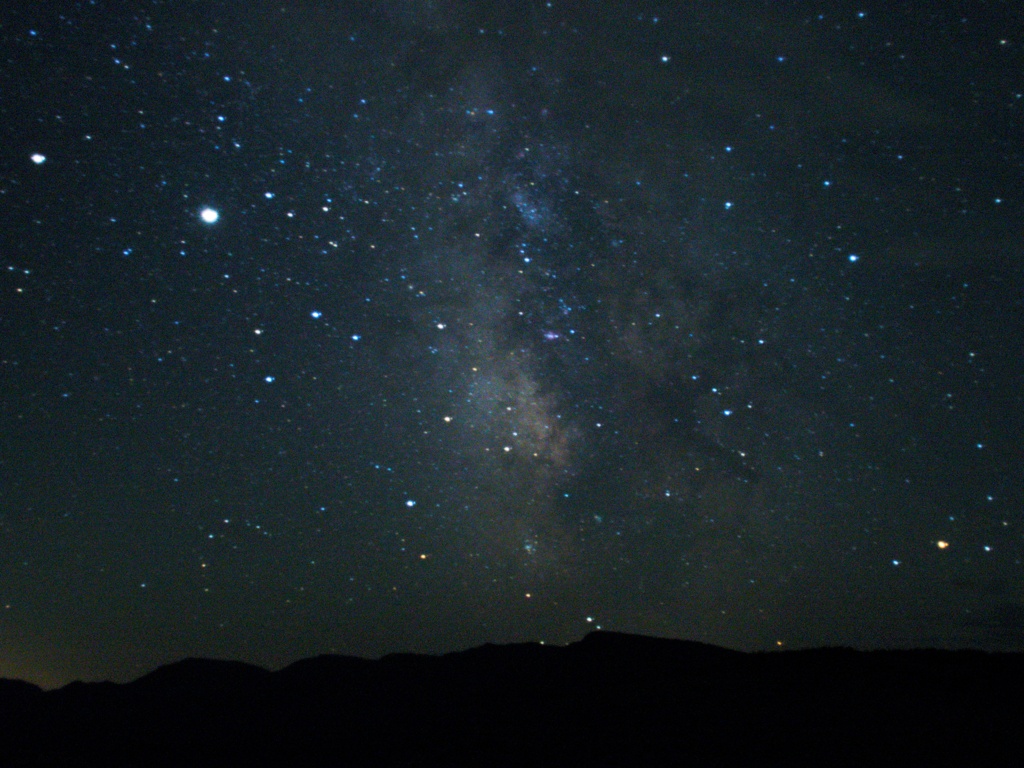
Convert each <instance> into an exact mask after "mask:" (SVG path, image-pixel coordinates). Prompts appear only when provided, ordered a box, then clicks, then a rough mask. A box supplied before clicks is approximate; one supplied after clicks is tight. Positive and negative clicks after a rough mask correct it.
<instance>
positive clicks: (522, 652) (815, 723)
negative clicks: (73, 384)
mask: <svg viewBox="0 0 1024 768" xmlns="http://www.w3.org/2000/svg"><path fill="white" fill-rule="evenodd" d="M1022 684H1024V654H988V653H982V652H978V651H923V650H922V651H874V652H858V651H853V650H849V649H841V648H837V649H824V650H814V651H794V652H785V653H770V654H746V653H739V652H736V651H729V650H725V649H722V648H716V647H714V646H708V645H702V644H700V643H692V642H684V641H678V640H664V639H657V638H651V637H640V636H633V635H624V634H617V633H612V632H598V633H594V634H591V635H588V636H587V637H586V638H584V639H583V640H582V641H580V642H578V643H574V644H572V645H569V646H566V647H555V646H545V645H539V644H516V645H505V646H496V645H485V646H482V647H480V648H474V649H472V650H468V651H464V652H460V653H452V654H448V655H445V656H419V655H412V654H397V655H392V656H386V657H384V658H382V659H380V660H379V661H366V660H363V659H355V658H349V657H342V656H321V657H318V658H313V659H307V660H304V661H300V662H297V663H295V664H292V665H291V666H289V667H287V668H285V669H283V670H281V671H279V672H268V671H266V670H263V669H260V668H259V667H254V666H251V665H248V664H241V663H238V662H229V661H210V660H202V659H188V660H185V661H181V662H178V663H176V664H171V665H169V666H166V667H161V668H160V669H157V670H156V671H154V672H152V673H150V674H148V675H146V676H144V677H142V678H140V679H138V680H136V681H134V682H132V683H128V684H124V685H116V684H113V683H72V684H70V685H67V686H65V687H64V688H61V689H59V690H55V691H49V692H43V691H41V690H40V689H38V688H36V687H35V686H32V685H29V684H27V683H21V682H18V681H9V680H3V681H0V766H3V767H6V766H44V765H45V766H97V765H102V766H207V765H208V766H215V765H216V766H225V765H228V766H242V765H244V766H263V765H281V766H369V765H373V766H406V765H408V766H414V765H415V766H435V765H445V766H463V765H473V766H513V765H515V766H522V765H536V766H595V765H596V766H651V765H657V766H660V765H680V766H685V765H694V766H698V765H701V766H702V765H723V766H858V765H863V766H881V765H901V766H913V765H926V764H931V763H934V764H944V765H951V764H953V765H956V764H960V765H972V766H979V765H1006V766H1009V765H1024V697H1022V695H1021V691H1022V690H1024V685H1022Z"/></svg>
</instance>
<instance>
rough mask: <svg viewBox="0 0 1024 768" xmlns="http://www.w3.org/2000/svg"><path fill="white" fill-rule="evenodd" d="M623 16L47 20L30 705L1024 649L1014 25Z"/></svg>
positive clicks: (19, 664) (38, 57) (34, 107)
mask: <svg viewBox="0 0 1024 768" xmlns="http://www.w3.org/2000/svg"><path fill="white" fill-rule="evenodd" d="M586 6H587V4H583V5H579V4H577V5H573V4H568V3H560V2H525V1H524V2H513V3H477V2H468V0H467V1H466V2H463V1H462V0H446V2H428V1H427V0H381V1H380V2H370V3H340V4H332V3H326V2H324V3H317V2H313V3H300V4H280V3H279V4H272V3H263V2H256V3H235V2H227V1H225V2H215V3H195V2H189V1H187V0H165V1H159V0H153V1H152V2H147V1H144V0H133V1H132V2H130V3H128V4H127V5H125V6H124V7H120V6H119V7H117V8H115V7H114V6H111V5H108V4H106V3H104V2H102V0H95V2H88V3H74V4H61V3H49V2H42V3H37V4H33V5H31V6H21V5H17V4H15V5H14V6H12V7H9V8H5V9H4V10H3V11H0V35H2V37H3V43H4V45H3V48H4V51H5V58H4V61H3V65H2V66H0V94H2V99H0V116H2V125H3V129H2V130H3V133H4V142H3V145H2V148H0V153H2V158H3V163H2V165H0V217H2V221H3V229H2V232H3V234H2V239H0V244H2V250H0V266H2V267H3V269H2V272H0V339H2V341H0V488H2V495H0V540H2V541H3V546H2V548H0V609H2V610H0V675H4V676H20V677H27V678H29V679H33V680H37V681H43V682H46V683H49V684H52V683H57V682H64V681H66V680H69V679H72V678H75V677H84V678H88V679H91V678H97V677H110V678H114V679H127V678H130V677H133V676H136V675H138V674H140V673H142V672H144V671H146V670H148V669H150V668H152V667H153V666H155V665H156V664H158V663H161V662H166V661H171V660H174V659H177V658H180V657H182V656H186V655H190V656H195V655H208V656H229V657H234V658H244V659H246V660H250V661H255V662H258V663H262V664H267V665H271V666H279V665H281V664H284V663H286V662H288V661H291V660H294V659H296V658H299V657H301V656H304V655H311V654H314V653H322V652H339V653H352V654H360V655H374V656H375V655H379V654H382V653H386V652H389V651H399V650H415V651H433V652H439V651H446V650H454V649H458V648H463V647H467V646H469V645H473V644H477V643H482V642H485V641H497V642H501V641H510V640H544V641H548V642H564V641H568V640H572V639H575V638H577V637H579V636H580V635H581V634H583V633H584V632H586V631H589V630H590V629H592V628H594V626H597V625H600V626H603V627H605V628H610V629H619V630H623V631H633V632H646V633H656V634H662V635H668V636H676V637H687V638H692V639H697V640H703V641H707V642H714V643H719V644H723V645H728V646H731V647H737V648H769V647H777V646H778V645H781V644H785V645H787V646H801V645H820V644H837V643H841V644H848V645H859V646H863V647H883V646H894V645H941V646H961V645H972V646H978V647H984V648H992V649H1001V648H1020V647H1021V644H1022V643H1021V637H1022V636H1024V634H1022V632H1024V593H1022V592H1021V589H1020V586H1019V585H1020V584H1021V579H1020V576H1021V570H1022V561H1021V558H1022V542H1021V519H1020V513H1021V509H1022V505H1024V493H1022V486H1021V484H1020V482H1019V475H1020V466H1021V462H1022V460H1024V455H1022V450H1021V443H1020V440H1019V435H1020V434H1021V432H1022V430H1024V420H1022V414H1024V408H1022V402H1021V394H1020V393H1021V392H1022V391H1024V388H1022V384H1024V381H1022V368H1021V363H1020V360H1019V355H1018V354H1017V350H1019V349H1021V348H1024V300H1022V298H1021V297H1022V295H1024V293H1022V291H1021V288H1022V285H1024V280H1022V274H1021V262H1020V256H1021V253H1020V243H1021V234H1022V231H1021V224H1020V222H1021V221H1022V220H1024V216H1022V214H1024V211H1022V206H1021V201H1020V199H1019V190H1020V189H1021V188H1022V185H1021V176H1022V156H1021V150H1020V147H1019V141H1018V140H1017V136H1018V134H1019V127H1020V121H1021V116H1022V110H1024V82H1022V80H1021V77H1020V73H1021V72H1024V61H1022V58H1021V55H1020V52H1019V51H1020V48H1019V43H1020V41H1019V40H1017V39H1015V38H1014V37H1013V36H1012V35H1013V34H1014V29H1015V27H1014V25H1013V20H1012V18H1011V14H1010V12H1009V11H1008V10H1005V9H1003V10H1002V11H1001V10H999V8H978V9H974V10H972V11H971V13H970V14H968V15H966V16H964V15H961V13H960V12H959V11H956V12H954V10H953V9H951V8H947V7H945V6H941V7H936V6H935V5H934V4H926V3H916V2H914V3H909V4H906V3H904V4H901V5H900V6H899V7H898V8H894V7H892V6H891V4H888V5H886V4H873V3H871V4H859V5H857V4H849V3H843V2H839V3H831V4H826V5H825V6H823V7H822V9H815V10H810V9H808V8H803V7H797V6H793V7H785V8H783V7H781V6H780V7H778V8H776V7H774V6H772V7H771V8H769V7H768V6H765V5H764V4H760V3H745V2H744V3H731V4H728V5H727V7H726V6H723V5H722V4H715V3H703V4H701V3H697V4H688V5H686V4H684V5H679V4H667V5H657V4H649V3H640V4H636V3H618V2H611V3H595V4H592V5H591V6H589V7H586ZM960 62H970V63H971V66H969V67H966V66H961V64H960Z"/></svg>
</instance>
